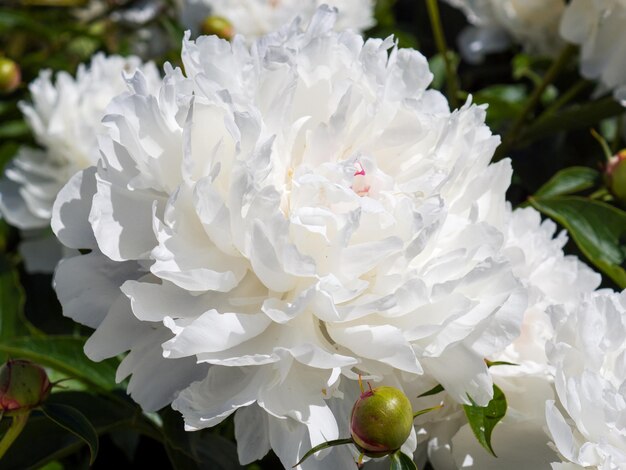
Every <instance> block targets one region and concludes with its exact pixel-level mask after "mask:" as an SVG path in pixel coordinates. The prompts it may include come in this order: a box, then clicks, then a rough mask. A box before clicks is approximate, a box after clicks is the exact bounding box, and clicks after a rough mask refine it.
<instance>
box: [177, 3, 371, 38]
mask: <svg viewBox="0 0 626 470" xmlns="http://www.w3.org/2000/svg"><path fill="white" fill-rule="evenodd" d="M322 4H327V5H330V6H331V7H335V8H337V9H338V10H339V14H338V16H337V20H336V23H335V29H336V30H337V31H343V30H346V29H351V30H354V31H364V30H366V29H368V28H370V27H372V26H373V25H374V18H373V13H374V1H373V0H182V7H181V23H182V24H183V25H184V26H185V28H188V29H190V30H191V31H192V32H193V33H194V34H196V33H197V32H198V31H199V30H200V25H201V23H202V21H203V20H204V19H205V18H206V17H207V16H209V15H211V16H216V17H220V18H224V19H226V20H227V21H228V22H229V23H230V24H232V27H233V29H234V32H235V33H236V34H241V35H243V36H244V37H245V38H246V39H247V40H248V41H253V40H255V39H257V38H259V37H261V36H263V35H265V34H267V33H271V32H273V31H276V30H278V29H279V28H281V27H282V26H284V25H286V24H288V23H290V22H292V21H293V20H294V19H296V18H297V17H299V18H300V19H301V20H302V21H303V22H304V24H305V25H306V24H308V22H309V21H310V20H311V18H312V17H313V15H314V13H315V11H316V9H317V8H318V7H319V6H320V5H322Z"/></svg>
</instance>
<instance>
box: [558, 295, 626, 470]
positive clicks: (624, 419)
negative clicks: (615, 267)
mask: <svg viewBox="0 0 626 470" xmlns="http://www.w3.org/2000/svg"><path fill="white" fill-rule="evenodd" d="M553 322H554V328H555V330H556V334H555V338H554V341H553V342H552V343H551V344H549V345H548V348H547V352H548V357H549V359H550V361H551V363H552V364H553V365H554V367H555V368H556V378H555V385H556V391H557V394H558V399H557V400H556V402H555V401H549V402H548V403H547V404H546V418H547V422H548V428H549V429H550V433H551V434H552V438H553V440H554V444H555V445H556V448H557V449H558V451H559V453H560V454H561V455H562V457H563V458H564V462H565V463H555V464H554V465H553V468H554V469H564V468H568V469H569V468H594V469H598V470H621V469H624V468H626V396H625V391H624V388H625V387H626V343H625V342H624V338H625V337H626V291H624V292H622V293H621V294H618V293H614V292H607V291H600V292H598V293H596V294H594V295H591V296H589V298H588V299H587V301H586V302H584V303H582V304H581V305H580V307H579V308H578V309H576V310H574V311H573V312H572V313H571V314H570V315H566V314H564V313H563V312H562V311H558V310H556V311H555V312H554V314H553Z"/></svg>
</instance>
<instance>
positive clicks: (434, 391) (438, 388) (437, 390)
mask: <svg viewBox="0 0 626 470" xmlns="http://www.w3.org/2000/svg"><path fill="white" fill-rule="evenodd" d="M443 391H444V388H443V385H441V384H440V385H435V386H434V387H433V388H431V389H430V390H428V391H427V392H424V393H422V394H421V395H419V396H418V397H417V398H422V397H429V396H431V395H437V394H438V393H441V392H443Z"/></svg>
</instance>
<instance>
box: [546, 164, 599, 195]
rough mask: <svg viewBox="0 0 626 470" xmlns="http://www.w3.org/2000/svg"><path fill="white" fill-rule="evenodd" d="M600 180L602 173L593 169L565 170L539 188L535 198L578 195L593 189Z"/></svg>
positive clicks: (577, 168) (572, 168) (577, 167)
mask: <svg viewBox="0 0 626 470" xmlns="http://www.w3.org/2000/svg"><path fill="white" fill-rule="evenodd" d="M599 179H600V173H599V172H598V171H597V170H594V169H593V168H587V167H584V166H573V167H570V168H565V169H564V170H561V171H559V172H558V173H557V174H556V175H554V176H553V177H552V178H550V180H549V181H548V182H547V183H546V184H544V185H543V186H542V187H541V188H539V190H538V191H537V193H536V194H535V197H541V198H544V197H552V196H561V195H565V194H572V193H576V192H579V191H583V190H585V189H589V188H593V187H594V186H595V185H596V184H597V183H598V180H599Z"/></svg>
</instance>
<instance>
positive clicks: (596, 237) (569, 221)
mask: <svg viewBox="0 0 626 470" xmlns="http://www.w3.org/2000/svg"><path fill="white" fill-rule="evenodd" d="M529 202H530V203H531V204H532V205H533V207H534V208H535V209H537V210H539V211H541V212H542V213H544V214H545V215H547V216H548V217H550V218H552V219H554V220H555V221H557V222H558V223H559V224H561V225H562V226H563V227H565V228H566V229H567V231H568V232H569V234H570V236H571V237H572V239H573V240H574V241H575V242H576V245H578V248H579V249H580V251H582V252H583V254H584V255H585V256H586V257H587V258H588V259H589V261H591V262H592V263H593V264H594V265H595V266H597V267H598V269H600V270H601V271H602V272H604V273H605V274H606V275H607V276H609V277H610V278H611V279H612V280H613V281H614V282H615V283H616V284H617V285H618V286H619V287H620V288H621V289H624V288H626V270H625V268H626V212H624V211H622V210H620V209H617V208H615V207H613V206H611V205H609V204H606V203H604V202H599V201H594V200H591V199H586V198H582V197H577V196H562V197H554V198H534V197H533V198H530V199H529Z"/></svg>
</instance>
